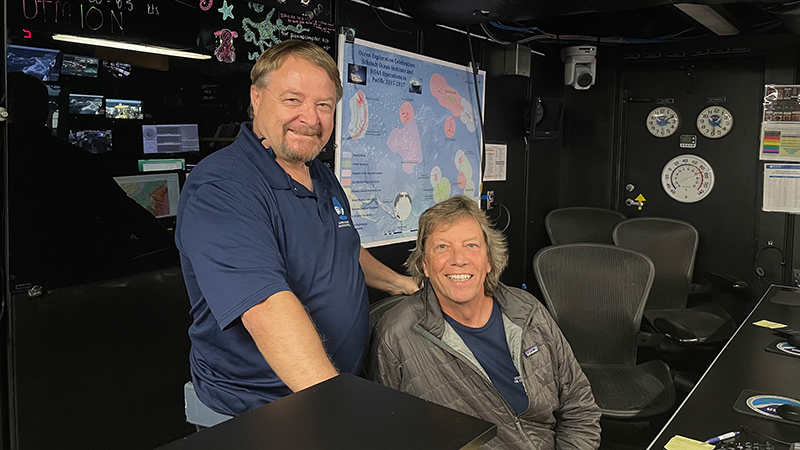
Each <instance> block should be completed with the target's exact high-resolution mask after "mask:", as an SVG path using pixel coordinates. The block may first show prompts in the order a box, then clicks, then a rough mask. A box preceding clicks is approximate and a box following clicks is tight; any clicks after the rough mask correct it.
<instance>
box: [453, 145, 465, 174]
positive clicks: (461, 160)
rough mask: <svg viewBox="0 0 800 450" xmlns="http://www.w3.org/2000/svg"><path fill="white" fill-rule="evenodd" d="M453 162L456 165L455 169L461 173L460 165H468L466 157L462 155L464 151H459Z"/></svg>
mask: <svg viewBox="0 0 800 450" xmlns="http://www.w3.org/2000/svg"><path fill="white" fill-rule="evenodd" d="M454 161H455V163H456V168H457V169H458V170H459V171H461V172H463V170H461V165H462V164H464V163H467V164H469V162H467V155H465V154H464V150H461V149H459V150H458V151H457V152H456V157H455V160H454Z"/></svg>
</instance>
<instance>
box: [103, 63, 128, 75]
mask: <svg viewBox="0 0 800 450" xmlns="http://www.w3.org/2000/svg"><path fill="white" fill-rule="evenodd" d="M103 67H105V68H106V70H107V71H108V73H110V74H111V76H112V77H114V78H125V77H127V76H129V75H130V74H131V65H130V64H128V63H122V62H117V61H109V60H107V59H104V60H103Z"/></svg>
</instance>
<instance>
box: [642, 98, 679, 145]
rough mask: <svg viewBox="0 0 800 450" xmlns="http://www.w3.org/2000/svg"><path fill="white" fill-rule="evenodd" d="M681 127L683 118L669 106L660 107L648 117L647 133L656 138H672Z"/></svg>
mask: <svg viewBox="0 0 800 450" xmlns="http://www.w3.org/2000/svg"><path fill="white" fill-rule="evenodd" d="M680 127H681V116H680V115H679V114H678V111H675V110H674V109H672V108H670V107H669V106H659V107H658V108H656V109H654V110H652V111H650V114H648V115H647V131H649V132H650V134H652V135H653V136H655V137H660V138H665V137H669V136H672V134H673V133H675V132H676V131H678V129H679V128H680Z"/></svg>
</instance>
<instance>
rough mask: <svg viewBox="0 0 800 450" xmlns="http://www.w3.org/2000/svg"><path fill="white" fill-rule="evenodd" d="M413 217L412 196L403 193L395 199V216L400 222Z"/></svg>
mask: <svg viewBox="0 0 800 450" xmlns="http://www.w3.org/2000/svg"><path fill="white" fill-rule="evenodd" d="M410 215H411V196H409V195H408V192H401V193H399V194H397V197H395V198H394V216H395V217H396V218H397V219H398V220H401V221H402V220H406V219H408V216H410Z"/></svg>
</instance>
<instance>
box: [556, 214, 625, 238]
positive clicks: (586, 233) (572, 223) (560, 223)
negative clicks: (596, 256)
mask: <svg viewBox="0 0 800 450" xmlns="http://www.w3.org/2000/svg"><path fill="white" fill-rule="evenodd" d="M623 220H625V215H624V214H622V213H621V212H617V211H612V210H610V209H602V208H590V207H583V206H579V207H571V208H560V209H554V210H552V211H550V212H549V213H547V216H545V218H544V227H545V228H546V229H547V235H548V236H550V242H551V243H553V244H568V243H570V242H594V243H597V244H613V243H614V240H613V239H612V236H611V233H612V231H613V230H614V225H616V224H617V223H619V222H620V221H623Z"/></svg>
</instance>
